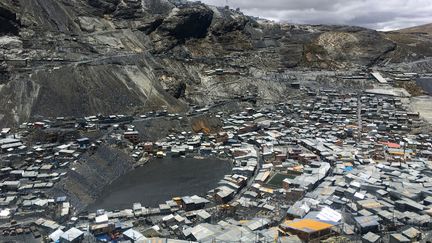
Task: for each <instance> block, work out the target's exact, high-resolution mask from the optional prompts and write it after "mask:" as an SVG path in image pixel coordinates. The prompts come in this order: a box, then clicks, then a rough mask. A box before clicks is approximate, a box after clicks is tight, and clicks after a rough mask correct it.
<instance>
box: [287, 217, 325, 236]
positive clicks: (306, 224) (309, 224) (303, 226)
mask: <svg viewBox="0 0 432 243" xmlns="http://www.w3.org/2000/svg"><path fill="white" fill-rule="evenodd" d="M286 227H288V228H291V229H295V230H299V231H304V232H307V233H312V232H316V231H321V230H325V229H328V228H331V227H333V225H331V224H327V223H324V222H321V221H317V220H313V219H302V220H298V221H295V222H292V223H289V224H286Z"/></svg>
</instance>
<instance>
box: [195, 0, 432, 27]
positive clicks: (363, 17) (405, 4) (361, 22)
mask: <svg viewBox="0 0 432 243" xmlns="http://www.w3.org/2000/svg"><path fill="white" fill-rule="evenodd" d="M227 1H228V5H229V6H230V7H231V8H234V9H235V8H240V9H241V11H242V12H243V13H245V14H247V15H251V16H256V17H262V18H266V19H270V20H275V21H279V22H287V23H297V24H342V25H357V26H362V27H367V28H371V29H376V30H382V31H386V30H396V29H401V28H407V27H412V26H417V25H422V24H428V23H432V0H201V2H204V3H207V4H211V5H216V6H225V5H227Z"/></svg>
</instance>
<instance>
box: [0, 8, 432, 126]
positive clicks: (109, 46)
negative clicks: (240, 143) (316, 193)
mask: <svg viewBox="0 0 432 243" xmlns="http://www.w3.org/2000/svg"><path fill="white" fill-rule="evenodd" d="M399 42H400V40H397V38H392V36H390V37H389V36H388V34H384V33H380V32H377V31H374V30H369V29H364V28H360V27H348V26H309V25H290V24H277V23H274V22H269V21H266V20H261V19H257V18H253V17H249V16H245V15H243V14H242V13H241V12H238V11H234V10H230V9H228V8H216V7H212V6H206V5H204V4H201V3H191V2H184V1H181V0H177V1H175V0H3V1H1V2H0V50H1V53H0V103H1V104H2V106H0V125H2V126H6V125H15V124H18V123H20V122H23V121H25V120H28V119H29V118H30V119H31V118H33V117H57V116H84V115H93V114H96V113H134V112H141V111H145V110H156V109H160V107H162V106H166V107H167V108H168V109H169V110H171V111H181V110H185V109H187V106H188V104H201V105H204V104H206V103H209V102H213V101H216V100H220V99H231V98H234V97H238V96H239V95H244V94H254V95H258V96H259V97H260V98H261V99H263V100H269V99H271V100H277V99H279V98H281V97H286V96H287V95H289V94H290V93H292V92H293V91H292V90H290V85H289V80H290V77H287V76H286V75H283V74H281V72H282V71H283V70H287V69H290V70H320V69H328V70H345V69H352V68H361V67H365V66H373V65H376V64H379V63H383V62H396V63H398V62H405V61H416V60H419V59H422V58H424V56H425V53H426V55H427V54H428V52H422V53H417V50H416V48H411V47H410V46H409V45H408V44H406V43H403V44H402V45H400V44H399ZM419 42H421V43H422V45H423V44H424V43H427V44H430V40H428V39H427V38H424V39H421V40H419ZM427 44H424V45H425V46H427ZM429 46H430V45H429ZM429 51H430V50H429Z"/></svg>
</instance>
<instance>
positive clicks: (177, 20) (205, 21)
mask: <svg viewBox="0 0 432 243" xmlns="http://www.w3.org/2000/svg"><path fill="white" fill-rule="evenodd" d="M212 18H213V12H212V11H211V10H210V9H209V8H207V7H205V6H203V5H196V6H193V7H186V8H180V9H178V8H175V9H173V10H172V12H171V13H170V15H169V16H168V17H167V18H166V19H164V21H163V22H162V24H161V25H160V26H159V28H158V31H159V32H162V33H163V32H166V34H167V35H170V36H172V37H174V38H176V39H179V40H185V39H188V38H204V37H205V36H206V35H207V30H208V28H209V26H210V24H211V22H212Z"/></svg>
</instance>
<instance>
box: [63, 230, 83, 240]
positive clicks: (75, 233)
mask: <svg viewBox="0 0 432 243" xmlns="http://www.w3.org/2000/svg"><path fill="white" fill-rule="evenodd" d="M83 234H84V232H82V231H81V230H79V229H77V228H70V229H69V230H68V231H66V232H64V233H63V234H62V235H61V236H60V237H61V238H63V239H65V240H67V241H73V240H74V239H76V238H78V237H80V236H81V235H83Z"/></svg>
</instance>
